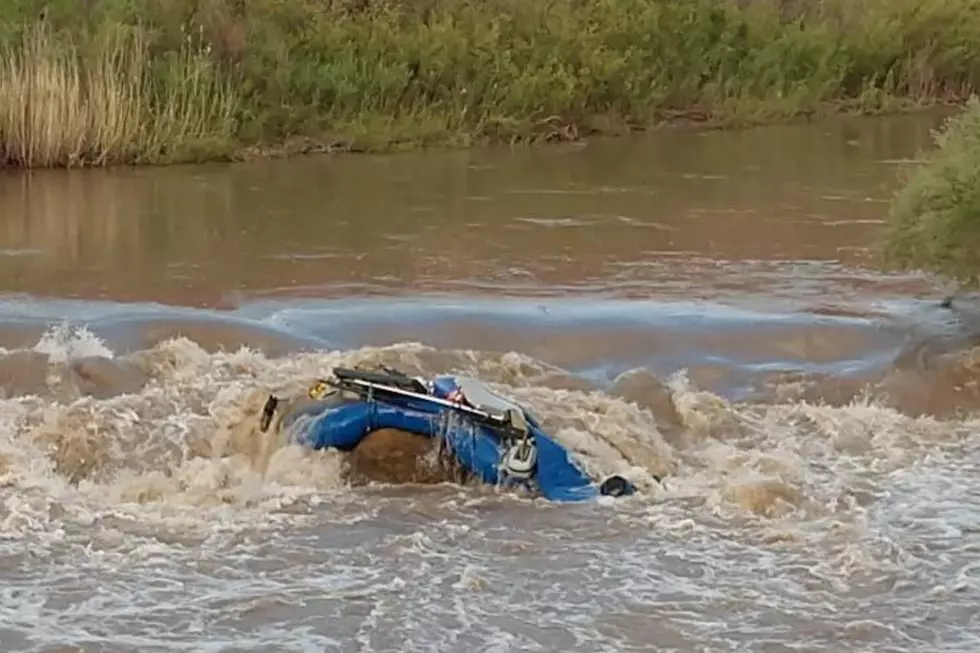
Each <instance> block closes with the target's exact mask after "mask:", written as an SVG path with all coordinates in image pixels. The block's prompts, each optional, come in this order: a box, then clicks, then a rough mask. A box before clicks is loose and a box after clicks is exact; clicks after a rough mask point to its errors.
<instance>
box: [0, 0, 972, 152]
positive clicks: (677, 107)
mask: <svg viewBox="0 0 980 653" xmlns="http://www.w3.org/2000/svg"><path fill="white" fill-rule="evenodd" d="M0 48H2V53H3V60H2V63H0V160H2V161H5V162H6V163H8V164H13V165H32V166H50V165H65V164H104V163H116V162H167V161H176V160H191V159H208V158H222V157H232V156H241V155H244V154H247V153H249V152H261V151H263V150H264V149H265V148H267V147H269V146H272V147H273V148H276V147H280V148H281V147H285V149H322V148H350V149H362V150H377V149H387V148H392V147H403V146H415V145H426V144H437V143H438V144H449V145H470V144H475V143H480V142H487V141H505V142H518V141H533V140H555V139H569V138H576V137H579V136H582V135H586V134H588V133H591V132H594V131H603V132H610V131H613V132H620V131H626V130H629V129H634V128H643V127H646V126H650V125H652V124H655V123H658V122H660V121H663V120H672V119H678V118H682V119H694V120H709V121H712V122H717V123H745V122H764V121H770V120H775V119H781V118H785V117H791V116H796V115H801V114H813V113H819V112H823V111H831V110H841V109H849V110H857V111H878V110H883V109H892V108H896V107H901V106H908V105H918V104H922V103H927V102H931V101H935V100H938V99H949V98H953V99H956V98H960V97H962V96H963V95H964V94H965V93H966V92H968V91H971V90H972V89H974V88H976V87H977V86H978V83H980V9H978V3H977V2H976V0H739V1H736V0H731V1H729V0H249V1H248V2H244V1H243V0H141V1H139V2H136V1H135V0H48V1H47V2H42V1H40V0H5V2H3V3H0ZM284 144H285V145H284Z"/></svg>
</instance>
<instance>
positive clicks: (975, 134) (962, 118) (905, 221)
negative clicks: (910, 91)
mask: <svg viewBox="0 0 980 653" xmlns="http://www.w3.org/2000/svg"><path fill="white" fill-rule="evenodd" d="M934 138H935V143H936V149H935V150H934V151H933V152H932V154H931V156H930V157H929V158H928V159H927V161H926V162H925V163H924V164H922V165H919V166H917V167H916V168H915V169H914V170H913V171H912V173H911V174H910V176H909V178H908V180H907V182H906V184H905V185H904V186H903V187H902V188H901V189H900V190H899V192H898V193H897V194H896V196H895V198H894V200H893V202H892V205H891V208H890V212H889V224H888V228H887V230H886V235H885V239H884V242H883V248H882V254H883V255H884V262H885V264H886V266H889V267H894V268H898V269H918V270H927V271H930V272H935V273H938V274H940V275H942V276H945V277H947V278H950V279H953V280H957V281H959V282H961V283H964V284H965V285H967V286H970V285H975V284H976V281H977V278H978V277H980V100H977V99H976V98H972V99H970V101H969V102H968V104H967V107H966V109H965V110H964V111H963V112H962V113H960V114H958V115H956V116H954V117H952V118H950V119H948V120H947V122H946V123H945V124H944V125H943V128H942V129H940V130H939V131H937V132H936V133H935V136H934Z"/></svg>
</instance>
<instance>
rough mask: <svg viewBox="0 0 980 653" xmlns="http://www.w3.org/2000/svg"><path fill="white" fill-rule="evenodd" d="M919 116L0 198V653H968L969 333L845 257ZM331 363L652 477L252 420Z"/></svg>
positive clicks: (53, 179)
mask: <svg viewBox="0 0 980 653" xmlns="http://www.w3.org/2000/svg"><path fill="white" fill-rule="evenodd" d="M937 124H938V119H937V118H936V117H934V116H914V117H898V118H877V119H839V120H835V121H831V122H825V123H812V124H805V125H794V126H780V127H769V128H759V129H751V130H744V131H739V132H707V133H702V132H695V131H689V130H677V131H664V132H659V133H654V134H650V135H647V136H643V137H640V138H635V139H617V140H601V139H600V140H596V141H592V142H590V143H588V144H586V145H567V146H560V147H548V148H535V149H515V150H511V149H500V148H491V149H485V150H476V151H466V152H438V151H433V152H422V153H412V154H402V155H394V156H370V157H368V156H364V157H358V156H350V157H338V158H332V157H320V158H307V159H301V160H293V161H265V162H256V163H253V164H247V165H235V166H223V165H215V166H201V167H177V168H166V169H135V170H129V169H119V170H112V171H73V172H56V171H47V172H34V173H30V174H27V173H25V174H11V173H8V174H6V175H5V176H3V177H0V292H2V293H3V297H2V298H0V348H2V349H0V574H2V576H0V577H2V579H3V583H2V587H3V589H2V592H3V600H2V601H0V644H2V649H3V650H5V651H8V650H9V651H34V652H38V653H40V652H45V653H47V652H51V651H58V650H81V651H93V652H94V651H113V652H116V651H119V652H127V653H128V652H130V651H132V652H137V651H139V652H140V653H144V652H153V651H229V652H230V651H263V652H265V651H269V652H283V651H364V652H367V651H392V652H394V651H399V652H400V651H461V652H464V651H465V652H470V651H501V652H502V651H533V650H538V651H561V652H572V651H582V652H585V651H589V652H592V651H615V652H617V653H619V652H624V651H652V650H664V651H666V650H674V651H712V652H713V651H753V652H755V651H759V652H766V653H775V652H785V651H814V652H816V651H826V652H835V653H836V652H838V651H875V652H876V653H878V652H884V651H903V652H908V651H915V652H922V653H927V652H928V653H934V652H943V651H973V650H976V649H977V648H978V646H980V618H978V617H977V616H976V614H977V612H976V610H975V609H974V606H975V605H976V602H977V600H978V599H980V571H978V568H977V564H976V554H977V552H978V551H980V518H978V516H977V515H978V514H980V513H978V511H977V508H978V504H980V492H978V490H977V489H976V487H975V482H974V479H975V478H976V475H977V472H978V471H980V437H978V435H977V427H978V425H980V420H978V419H977V413H976V410H977V408H978V407H980V391H978V389H977V388H978V386H977V379H978V375H977V370H978V369H980V355H978V354H977V353H976V352H977V351H980V350H974V349H972V347H973V346H974V345H975V344H977V343H976V342H975V334H976V333H977V331H976V330H975V328H974V327H975V325H976V320H975V319H974V316H973V314H972V313H971V311H970V307H969V306H966V307H963V308H961V307H959V305H957V307H956V308H955V309H954V310H952V311H950V310H944V309H941V308H939V307H938V300H939V299H941V298H942V294H943V288H942V287H941V286H940V284H939V283H937V282H936V281H935V280H934V279H931V278H929V277H928V276H926V275H914V274H883V273H881V272H878V271H876V270H875V267H874V262H873V256H872V254H871V248H872V246H873V244H874V241H875V238H876V236H877V234H878V233H879V230H880V228H881V225H882V222H883V220H884V218H885V214H886V211H887V206H888V201H889V199H890V197H891V194H892V193H893V192H894V190H895V189H896V188H897V186H898V183H899V182H900V170H901V169H902V167H903V166H905V165H907V163H908V162H909V161H910V160H911V159H914V158H915V157H916V156H917V155H918V154H919V153H920V152H921V151H922V150H923V149H924V148H926V147H928V146H929V129H930V128H932V127H935V126H936V125H937ZM356 363H384V364H387V365H393V366H397V367H400V368H401V369H403V370H405V371H408V372H411V373H420V374H438V373H456V372H463V373H466V374H469V375H472V376H476V377H478V378H480V379H482V380H483V381H485V382H486V383H487V384H489V385H490V386H491V387H492V388H494V389H496V390H498V391H499V392H501V393H503V394H506V395H508V396H511V397H513V398H514V399H516V400H517V401H519V402H521V403H523V404H526V405H528V406H529V407H530V408H532V409H533V410H534V412H535V414H536V415H538V416H539V417H540V418H541V420H542V422H543V424H544V426H545V427H546V428H547V429H548V431H549V433H552V434H553V435H554V437H555V438H556V439H558V440H559V441H561V442H562V443H563V444H564V445H566V446H567V447H568V448H569V450H570V451H571V452H572V453H573V456H574V457H575V458H576V460H577V461H578V462H579V463H580V464H581V465H582V466H583V467H584V468H585V469H587V470H588V471H589V472H590V473H594V474H595V475H596V476H597V477H603V476H606V475H608V474H612V473H619V474H623V475H625V476H628V477H629V478H631V479H633V480H634V481H635V482H636V483H637V484H638V485H639V486H640V488H641V492H640V494H639V495H638V496H636V497H633V498H630V499H626V500H618V501H607V500H603V501H600V502H597V503H587V504H578V505H557V504H548V503H547V502H544V501H540V500H534V499H530V498H528V497H526V496H523V495H516V494H513V493H508V492H504V491H498V490H496V489H494V488H487V487H479V486H474V485H472V484H464V485H458V484H453V483H441V484H431V483H430V481H431V480H432V479H431V478H423V477H421V476H420V477H419V478H418V479H417V480H419V481H420V482H418V483H411V484H407V485H404V484H403V485H392V484H384V483H381V484H378V483H370V482H366V481H365V479H363V478H356V475H355V477H354V478H352V476H351V474H350V473H349V468H348V466H349V465H350V464H351V462H352V461H351V459H350V458H349V457H345V456H343V455H340V454H338V453H336V452H332V451H320V452H312V451H307V450H304V449H302V448H300V447H298V446H295V445H291V444H288V443H287V442H284V441H282V439H281V437H280V436H279V435H278V434H277V433H276V432H274V431H272V432H270V433H268V434H264V433H260V432H259V431H258V430H257V429H256V428H255V426H254V424H255V421H256V418H257V416H258V414H259V412H260V410H261V407H262V402H263V401H264V398H265V393H266V392H268V391H270V390H279V389H283V388H288V387H299V386H302V385H303V384H305V383H307V382H308V381H309V380H311V379H313V378H315V377H317V376H321V375H322V374H324V372H325V371H327V370H329V368H330V367H331V366H333V365H353V364H356ZM386 437H387V436H386ZM403 444H404V443H403ZM372 446H373V448H372V449H365V450H364V451H362V452H361V455H360V461H361V463H359V464H363V465H364V466H365V469H366V468H367V467H370V466H375V467H377V466H378V465H380V466H384V465H386V464H387V465H392V464H397V465H402V466H403V463H404V461H403V460H394V459H388V460H383V456H381V457H380V458H378V452H379V451H381V452H382V453H383V449H384V447H385V446H389V445H387V444H385V438H383V437H379V438H378V439H377V442H375V443H374V444H373V445H372ZM390 446H392V447H394V446H396V445H395V444H392V445H390ZM405 446H410V447H416V448H417V451H418V453H419V454H421V455H423V456H424V455H427V452H426V447H425V446H424V445H422V444H418V443H410V444H408V445H405ZM412 451H416V449H412ZM393 461H394V462H393ZM354 462H355V463H357V461H356V460H355V461H354ZM399 473H401V472H399ZM661 476H662V477H664V478H665V484H664V485H659V484H657V483H656V482H654V480H653V479H654V477H661Z"/></svg>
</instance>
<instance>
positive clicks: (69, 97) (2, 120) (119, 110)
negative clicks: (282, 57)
mask: <svg viewBox="0 0 980 653" xmlns="http://www.w3.org/2000/svg"><path fill="white" fill-rule="evenodd" d="M148 45H149V44H148V42H147V39H146V36H145V33H144V31H143V30H142V29H140V28H138V27H128V28H127V27H123V26H121V25H117V26H103V28H102V29H100V30H98V31H96V32H92V33H86V34H81V35H76V36H72V35H68V34H63V33H62V34H58V33H56V32H55V31H54V30H53V29H52V28H51V27H50V26H49V25H48V24H47V23H46V22H45V21H38V22H36V23H35V24H33V25H31V26H29V27H28V29H26V30H25V31H24V33H23V34H22V36H21V38H20V39H19V40H15V41H13V42H12V43H8V44H7V45H5V46H4V47H2V48H0V164H7V165H15V166H23V167H31V168H33V167H51V166H101V165H106V164H113V163H166V162H169V161H174V160H184V159H191V158H198V157H200V156H206V155H208V154H209V151H208V150H214V149H217V148H219V147H220V146H221V145H222V144H226V143H228V142H230V141H231V139H232V136H233V133H234V116H235V112H236V110H237V105H238V97H237V95H236V94H235V93H234V91H233V88H232V87H231V86H230V85H229V84H228V83H227V82H226V81H223V80H222V79H221V78H220V76H219V75H217V74H216V72H215V66H214V63H213V60H212V58H211V57H210V56H209V53H208V52H207V51H206V50H205V51H200V50H199V49H197V48H195V47H194V46H193V43H192V41H191V39H186V40H185V42H184V44H183V46H182V47H181V48H180V49H178V50H176V51H174V52H171V53H169V56H167V57H165V58H161V59H159V60H154V59H153V58H151V56H150V50H149V47H148ZM211 153H213V152H211Z"/></svg>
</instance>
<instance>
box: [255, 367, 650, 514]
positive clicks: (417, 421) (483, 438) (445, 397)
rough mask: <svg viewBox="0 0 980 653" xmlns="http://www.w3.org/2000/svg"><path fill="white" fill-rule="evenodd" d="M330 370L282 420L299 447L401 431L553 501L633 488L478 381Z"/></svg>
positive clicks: (490, 479)
mask: <svg viewBox="0 0 980 653" xmlns="http://www.w3.org/2000/svg"><path fill="white" fill-rule="evenodd" d="M333 372H334V377H333V378H332V379H329V380H319V381H317V382H316V383H315V384H314V385H313V386H312V387H311V388H310V391H309V395H310V398H311V399H313V400H314V402H313V403H312V404H310V405H308V406H305V407H304V408H302V409H301V410H297V411H295V412H293V413H290V414H288V415H286V416H284V418H283V421H282V426H283V428H287V429H289V430H290V432H291V436H292V437H293V439H294V440H295V441H297V442H299V443H300V444H303V445H305V446H308V447H311V448H314V449H325V448H335V449H339V450H341V451H350V450H352V449H353V448H354V447H355V446H357V444H358V443H359V442H360V441H361V440H362V439H364V438H365V437H366V436H367V435H368V434H370V433H372V432H374V431H377V430H379V429H389V428H391V429H400V430H402V431H407V432H409V433H415V434H418V435H424V436H428V437H432V438H439V439H440V441H441V442H440V444H441V445H442V446H444V447H445V449H446V451H447V452H448V453H449V454H450V455H452V456H453V457H454V458H455V459H456V462H458V463H459V465H460V466H461V467H462V468H463V469H465V470H466V471H467V472H469V473H471V474H473V475H474V476H476V477H477V478H479V479H480V480H481V481H483V482H484V483H489V484H493V485H504V486H507V485H518V486H522V487H524V488H526V489H529V490H531V491H533V492H537V493H539V494H541V495H542V496H544V497H545V498H546V499H549V500H552V501H583V500H588V499H593V498H595V497H597V496H603V495H606V496H627V495H631V494H633V493H635V491H636V488H635V487H634V486H633V485H632V484H631V483H630V482H629V481H628V480H626V479H625V478H623V477H621V476H612V477H610V478H608V479H606V480H605V481H603V482H602V483H596V482H595V481H594V480H593V479H592V478H590V477H589V476H588V475H587V474H585V473H584V472H583V471H582V470H581V469H580V468H579V467H578V466H577V465H576V464H575V462H574V461H573V460H572V458H571V456H570V455H569V452H568V451H566V450H565V448H564V447H562V446H561V445H560V444H559V443H558V442H556V441H555V440H554V439H552V438H551V437H549V436H548V435H547V434H545V432H544V431H543V430H542V428H541V426H540V425H539V424H538V422H537V421H536V420H535V419H534V418H533V417H532V416H531V415H530V414H529V413H528V412H527V411H526V410H525V409H523V408H522V407H520V406H518V405H517V404H515V403H512V402H510V401H508V400H506V399H504V398H503V397H501V396H499V395H497V394H495V393H493V392H492V391H490V390H489V389H488V388H487V387H486V386H484V385H483V384H482V383H480V382H479V381H477V380H475V379H472V378H468V377H460V376H438V377H435V378H433V379H432V380H430V381H425V380H424V379H419V378H414V377H409V376H407V375H405V374H403V373H401V372H398V371H395V370H390V369H387V368H385V369H383V371H381V372H373V371H366V370H360V369H346V368H334V370H333ZM277 403H278V399H277V398H276V397H270V398H269V401H268V402H267V403H266V407H265V411H264V414H263V419H262V425H261V428H262V429H263V430H265V429H266V428H268V425H269V423H270V421H271V419H272V416H273V413H274V412H275V410H276V407H277ZM304 417H305V419H301V418H304Z"/></svg>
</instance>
